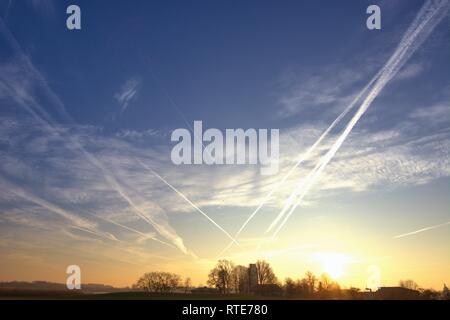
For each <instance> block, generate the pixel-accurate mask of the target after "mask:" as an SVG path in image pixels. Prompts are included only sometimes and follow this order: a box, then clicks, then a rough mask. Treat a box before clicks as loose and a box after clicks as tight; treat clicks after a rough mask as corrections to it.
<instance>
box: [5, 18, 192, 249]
mask: <svg viewBox="0 0 450 320" xmlns="http://www.w3.org/2000/svg"><path fill="white" fill-rule="evenodd" d="M0 32H1V33H3V35H4V36H5V37H6V39H7V40H8V42H9V43H10V45H11V46H12V48H13V49H14V51H15V52H16V53H17V54H18V56H19V58H20V61H21V62H22V63H23V64H24V68H25V69H26V71H27V72H28V73H29V74H30V75H31V77H32V78H33V80H37V81H38V82H39V84H40V85H41V86H42V87H43V88H44V89H45V92H46V94H47V96H48V98H49V99H50V100H51V101H52V102H53V103H52V105H53V106H56V108H57V112H58V114H59V115H60V116H62V117H63V118H64V120H66V121H68V122H69V123H73V120H72V118H71V117H70V115H69V114H68V113H67V111H66V110H65V108H64V104H63V102H62V101H61V100H60V99H59V97H58V96H57V95H56V94H55V93H54V92H53V91H52V89H51V88H50V87H49V86H48V84H47V82H46V81H45V79H44V77H43V76H42V75H41V74H40V72H39V71H38V70H36V68H35V67H34V66H33V64H32V63H31V61H30V60H29V58H28V57H27V56H26V55H25V54H24V53H23V50H22V48H21V47H20V45H19V43H18V42H17V40H16V39H15V38H14V36H13V35H12V34H11V32H10V31H9V30H8V28H7V27H6V25H5V24H4V22H3V20H2V18H0ZM0 76H1V75H0ZM4 82H5V86H6V87H8V88H9V89H10V90H11V92H13V93H15V95H14V97H13V98H14V99H15V101H16V102H17V103H18V104H20V105H21V106H22V107H23V108H24V109H25V110H26V111H27V112H29V113H30V114H31V115H32V116H33V118H34V119H35V120H37V121H38V122H39V123H41V124H42V125H43V126H44V127H45V128H46V129H47V130H48V131H49V132H51V133H52V134H55V135H57V136H59V137H61V138H62V139H63V140H65V141H67V142H68V143H69V144H70V145H71V146H73V147H74V149H76V150H79V151H81V153H82V154H83V155H84V156H85V157H86V158H87V159H88V161H89V162H90V163H91V164H92V165H94V166H95V167H96V168H98V169H99V170H100V172H101V173H102V174H103V176H104V178H105V180H106V182H107V183H108V185H109V186H110V187H111V188H112V189H113V190H114V191H116V192H117V193H118V195H119V196H120V197H121V198H122V199H123V200H124V201H125V202H126V203H127V204H128V205H129V206H130V207H131V208H132V209H133V211H134V213H135V214H136V215H137V216H139V217H140V218H141V219H143V220H144V221H145V222H147V223H148V224H149V225H151V226H152V227H153V228H155V230H156V231H157V232H158V233H159V234H160V235H161V236H163V237H164V238H166V239H168V240H170V241H171V242H172V243H173V244H174V245H175V246H176V247H177V248H178V249H180V250H181V251H182V252H183V253H185V254H191V253H190V252H189V251H188V250H187V248H186V247H185V245H184V243H183V239H181V237H179V236H178V235H177V233H176V232H175V231H174V230H172V228H170V226H166V225H164V224H161V223H157V222H156V221H155V220H154V219H152V218H151V217H150V215H149V214H147V213H146V212H144V211H143V210H141V209H140V208H139V206H138V205H137V204H136V203H135V202H134V201H133V200H132V199H131V198H130V197H129V196H128V195H127V193H126V192H125V190H124V189H123V188H122V186H121V185H120V184H119V182H118V181H117V179H116V177H115V176H114V175H113V174H112V173H111V172H110V171H109V170H108V169H106V168H105V166H104V165H103V164H102V163H101V161H99V160H98V159H97V158H96V157H95V156H94V155H93V154H91V153H90V152H88V151H87V150H86V149H85V148H84V147H83V145H82V144H81V143H80V142H79V141H78V139H76V138H74V137H71V136H64V135H63V134H62V133H61V132H59V131H58V130H57V129H56V128H55V124H54V121H53V120H52V118H51V117H50V116H49V114H48V113H47V112H46V111H45V110H44V108H42V107H41V105H40V104H39V103H38V102H37V101H36V100H35V99H34V98H33V97H32V96H31V95H27V94H26V92H22V91H23V89H22V88H19V89H17V88H15V87H14V86H13V85H12V84H10V83H9V82H10V81H8V79H5V81H4Z"/></svg>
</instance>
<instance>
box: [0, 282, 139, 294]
mask: <svg viewBox="0 0 450 320" xmlns="http://www.w3.org/2000/svg"><path fill="white" fill-rule="evenodd" d="M0 289H2V290H5V289H20V290H55V291H65V290H67V291H68V289H67V287H66V284H64V283H56V282H47V281H32V282H26V281H10V282H0ZM129 290H130V288H114V287H113V286H109V285H104V284H96V283H87V284H82V285H81V291H83V292H87V293H99V292H119V291H129Z"/></svg>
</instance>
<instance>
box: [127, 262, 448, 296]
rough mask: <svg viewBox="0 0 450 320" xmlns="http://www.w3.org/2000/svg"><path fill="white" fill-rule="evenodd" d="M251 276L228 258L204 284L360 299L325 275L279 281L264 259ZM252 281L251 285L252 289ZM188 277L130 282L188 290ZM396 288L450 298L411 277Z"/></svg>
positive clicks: (221, 289)
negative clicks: (422, 286)
mask: <svg viewBox="0 0 450 320" xmlns="http://www.w3.org/2000/svg"><path fill="white" fill-rule="evenodd" d="M254 268H255V270H254V271H255V274H254V276H255V279H253V280H252V281H251V279H250V277H251V272H250V269H249V267H246V266H242V265H235V264H234V263H233V262H232V261H230V260H219V261H218V262H217V263H216V265H215V266H214V267H213V268H212V269H211V270H210V271H209V273H208V280H207V285H208V286H209V288H214V289H216V290H217V292H218V293H220V294H256V295H263V296H264V295H265V296H283V297H286V298H293V299H360V298H361V294H362V292H361V290H360V289H359V288H349V289H345V290H344V289H342V288H341V286H340V284H339V283H338V282H336V281H334V280H333V279H331V277H330V276H328V275H327V274H325V273H324V274H322V275H320V276H316V275H315V274H314V273H312V272H311V271H307V272H306V273H305V275H304V277H303V278H301V279H295V280H294V279H292V278H286V279H285V280H284V282H283V283H282V282H281V281H280V280H278V278H277V277H276V275H275V272H274V271H273V268H272V266H271V265H270V264H269V263H268V262H267V261H264V260H258V261H257V262H256V264H255V265H254ZM252 282H254V287H253V288H252V287H251V285H252ZM191 287H192V285H191V279H190V278H186V279H184V280H183V279H182V278H181V277H180V276H179V275H177V274H175V273H169V272H149V273H146V274H144V275H143V276H141V277H140V278H139V279H138V280H137V282H136V283H135V284H134V285H133V288H134V289H139V290H144V291H146V292H155V293H171V292H175V291H177V292H180V290H182V291H184V292H185V293H188V292H190V289H191ZM399 287H401V288H405V289H409V290H413V291H415V292H417V297H418V298H421V299H450V292H449V290H448V288H447V287H446V286H445V285H444V289H443V291H442V292H438V291H435V290H433V289H421V288H420V287H419V285H417V283H416V282H414V281H413V280H403V281H400V282H399ZM366 293H367V292H366Z"/></svg>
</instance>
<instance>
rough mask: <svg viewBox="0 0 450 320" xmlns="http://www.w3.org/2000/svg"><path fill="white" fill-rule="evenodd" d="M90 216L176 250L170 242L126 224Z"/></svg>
mask: <svg viewBox="0 0 450 320" xmlns="http://www.w3.org/2000/svg"><path fill="white" fill-rule="evenodd" d="M89 214H90V215H91V216H93V217H94V218H97V219H100V220H103V221H106V222H109V223H111V224H113V225H116V226H118V227H121V228H123V229H126V230H128V231H131V232H133V233H136V234H138V235H140V236H142V237H143V238H145V239H152V240H154V241H156V242H159V243H161V244H164V245H166V246H169V247H171V248H175V246H173V245H172V244H170V243H168V242H165V241H162V240H160V239H158V238H156V237H154V236H151V235H149V234H145V233H143V232H141V231H139V230H136V229H134V228H131V227H128V226H126V225H124V224H121V223H119V222H116V221H114V220H111V219H108V218H104V217H101V216H97V215H95V214H92V213H89Z"/></svg>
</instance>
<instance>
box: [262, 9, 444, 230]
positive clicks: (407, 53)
mask: <svg viewBox="0 0 450 320" xmlns="http://www.w3.org/2000/svg"><path fill="white" fill-rule="evenodd" d="M448 7H449V2H448V1H440V2H433V1H427V2H426V3H425V5H424V6H423V7H422V9H421V10H420V12H419V13H418V15H417V17H416V18H415V20H414V21H413V23H412V24H411V26H410V27H409V28H408V30H407V32H406V33H405V35H404V36H403V38H402V40H401V42H400V44H399V46H398V47H397V49H396V50H395V52H394V54H393V55H392V56H391V58H390V59H389V60H388V62H387V63H386V64H385V66H384V67H383V68H382V72H381V74H380V75H379V78H378V79H377V81H376V82H375V84H374V85H373V87H372V89H371V90H370V91H369V93H368V94H367V96H366V98H365V99H364V101H363V102H362V104H361V106H360V107H359V109H358V111H357V112H356V113H355V115H354V116H353V118H352V119H351V120H350V122H349V123H348V125H347V126H346V128H345V129H344V131H343V132H342V134H341V135H340V136H339V138H338V139H337V140H336V142H335V143H334V144H333V145H332V147H331V148H330V150H329V151H328V152H327V153H326V154H325V155H324V156H323V157H322V159H321V160H320V162H319V163H318V164H317V165H316V167H315V168H314V169H313V170H312V171H311V172H310V174H309V175H308V176H307V177H306V179H305V180H304V181H301V182H300V183H299V185H298V186H297V188H296V190H294V192H293V193H292V194H291V196H290V197H289V198H288V200H287V201H286V203H285V206H284V207H283V209H282V210H281V212H280V213H279V214H278V216H277V217H276V218H275V219H274V220H273V222H272V224H271V225H270V226H269V228H268V230H267V231H271V230H272V229H273V228H274V227H275V226H276V225H277V224H278V227H277V229H276V230H275V231H274V233H273V237H276V235H277V234H278V233H279V232H280V230H281V229H282V227H283V226H284V225H285V223H286V222H287V220H288V219H289V217H290V216H291V215H292V213H293V212H294V210H295V209H296V208H297V206H298V205H299V204H300V202H301V201H302V200H303V198H304V197H305V196H306V194H307V193H308V191H309V190H310V188H311V186H312V185H313V184H314V183H315V181H316V180H317V179H318V177H319V176H320V175H321V173H322V171H323V170H324V169H325V167H326V166H327V164H328V163H329V162H330V161H331V160H332V159H333V157H334V155H335V154H336V152H337V151H338V150H339V148H340V147H341V146H342V144H343V143H344V141H345V140H346V138H347V137H348V135H349V134H350V132H351V131H352V130H353V128H354V126H355V125H356V124H357V123H358V121H359V120H360V119H361V117H362V116H363V115H364V113H365V112H366V111H367V109H368V108H369V107H370V105H371V104H372V102H373V101H374V100H375V98H376V97H377V96H378V95H379V94H380V92H381V91H382V90H383V88H384V87H385V86H386V85H387V84H388V83H389V81H390V80H391V79H393V78H394V77H395V75H396V74H397V73H398V72H399V70H400V69H401V68H402V66H403V65H404V64H405V63H406V62H407V61H408V60H409V58H410V57H411V56H412V55H413V54H414V52H415V51H416V50H417V49H418V48H419V47H420V45H421V44H422V43H423V42H424V41H425V40H426V39H427V38H428V36H429V35H430V34H431V32H432V31H433V29H434V28H435V26H436V25H437V24H438V23H439V22H440V21H441V20H442V19H443V18H444V17H445V16H446V14H447V11H448ZM289 207H290V210H289V212H288V213H287V214H286V212H287V210H288V208H289ZM283 217H284V219H283ZM281 219H283V221H282V222H280V220H281Z"/></svg>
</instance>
